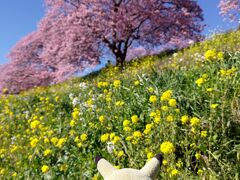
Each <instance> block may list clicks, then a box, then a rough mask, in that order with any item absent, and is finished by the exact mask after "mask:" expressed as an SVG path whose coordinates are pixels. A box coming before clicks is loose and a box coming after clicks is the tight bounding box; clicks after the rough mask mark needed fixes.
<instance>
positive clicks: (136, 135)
mask: <svg viewBox="0 0 240 180" xmlns="http://www.w3.org/2000/svg"><path fill="white" fill-rule="evenodd" d="M133 137H135V138H140V137H142V133H141V132H140V131H134V132H133Z"/></svg>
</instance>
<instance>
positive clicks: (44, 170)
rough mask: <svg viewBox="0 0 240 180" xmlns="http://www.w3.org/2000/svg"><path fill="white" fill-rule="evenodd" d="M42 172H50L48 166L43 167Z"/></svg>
mask: <svg viewBox="0 0 240 180" xmlns="http://www.w3.org/2000/svg"><path fill="white" fill-rule="evenodd" d="M41 170H42V172H43V173H46V172H48V171H49V167H48V166H47V165H43V166H42V168H41Z"/></svg>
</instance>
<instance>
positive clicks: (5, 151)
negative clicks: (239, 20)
mask: <svg viewBox="0 0 240 180" xmlns="http://www.w3.org/2000/svg"><path fill="white" fill-rule="evenodd" d="M239 50H240V31H237V32H229V33H226V34H224V35H219V36H216V37H214V38H213V39H211V40H208V41H205V42H203V43H201V44H196V45H193V46H192V47H189V48H187V49H184V50H182V51H180V52H178V53H175V54H173V55H159V56H153V57H145V58H143V59H141V60H134V61H132V62H130V63H128V64H127V65H126V67H125V70H123V71H122V72H121V71H120V70H119V69H118V68H117V67H108V68H105V69H103V70H102V71H101V72H98V73H95V74H92V75H89V76H88V77H85V78H76V79H73V80H71V81H67V82H65V83H62V84H59V85H55V86H52V87H46V88H36V89H34V90H31V91H28V92H23V93H21V94H20V95H18V96H12V95H10V96H2V97H1V99H0V139H1V141H0V179H3V178H5V179H11V178H16V179H41V178H45V179H101V176H100V175H99V174H98V172H97V170H96V165H95V164H94V156H95V155H97V154H99V155H101V156H103V157H104V158H106V159H108V160H109V161H110V162H111V163H112V164H114V165H115V166H116V167H117V168H123V167H132V168H141V167H142V166H143V165H144V164H145V162H146V161H147V160H148V159H150V158H152V157H153V156H154V155H155V154H157V153H159V152H161V153H162V154H163V155H164V163H163V166H162V167H161V172H160V173H159V176H158V178H159V179H179V178H180V179H239V178H240V174H239V172H240V72H239V69H240V52H239ZM113 147H114V149H113Z"/></svg>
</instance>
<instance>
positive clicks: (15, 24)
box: [0, 0, 234, 64]
mask: <svg viewBox="0 0 240 180" xmlns="http://www.w3.org/2000/svg"><path fill="white" fill-rule="evenodd" d="M198 1H199V4H200V5H201V7H202V8H203V10H204V16H205V24H207V26H206V29H205V30H204V32H203V33H204V34H208V33H209V32H212V30H214V29H216V28H218V26H220V27H222V29H224V30H226V29H229V28H231V27H234V25H233V24H228V23H226V22H223V21H222V17H221V16H220V15H219V12H218V8H217V5H218V2H219V0H198ZM43 14H44V8H43V0H3V1H1V3H0V64H4V63H6V62H7V61H8V60H7V58H6V54H8V52H9V51H10V49H11V48H12V47H13V46H14V44H15V43H16V42H17V41H19V40H20V39H21V38H22V37H24V36H25V35H27V34H28V33H30V32H32V31H34V30H35V29H36V27H37V22H38V21H39V20H40V19H41V17H42V16H43Z"/></svg>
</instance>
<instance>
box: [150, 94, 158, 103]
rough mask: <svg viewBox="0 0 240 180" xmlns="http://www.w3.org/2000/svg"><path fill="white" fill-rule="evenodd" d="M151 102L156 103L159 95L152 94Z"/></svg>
mask: <svg viewBox="0 0 240 180" xmlns="http://www.w3.org/2000/svg"><path fill="white" fill-rule="evenodd" d="M149 102H150V103H156V102H157V96H155V95H152V96H150V98H149Z"/></svg>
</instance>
